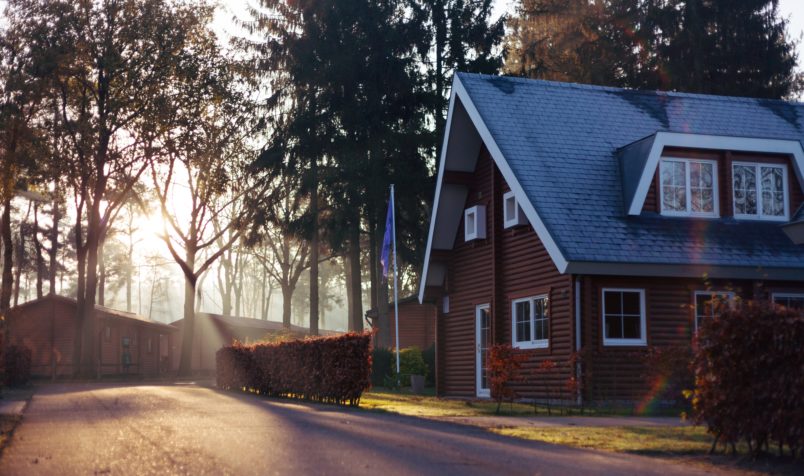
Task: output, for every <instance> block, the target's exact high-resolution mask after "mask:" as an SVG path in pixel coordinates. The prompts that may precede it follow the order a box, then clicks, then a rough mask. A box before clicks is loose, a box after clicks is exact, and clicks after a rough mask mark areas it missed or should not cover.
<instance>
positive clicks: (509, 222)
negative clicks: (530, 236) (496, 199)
mask: <svg viewBox="0 0 804 476" xmlns="http://www.w3.org/2000/svg"><path fill="white" fill-rule="evenodd" d="M525 223H527V220H525V214H524V213H522V208H520V207H519V202H517V200H516V195H514V192H506V193H505V194H503V228H513V227H515V226H519V225H524V224H525Z"/></svg>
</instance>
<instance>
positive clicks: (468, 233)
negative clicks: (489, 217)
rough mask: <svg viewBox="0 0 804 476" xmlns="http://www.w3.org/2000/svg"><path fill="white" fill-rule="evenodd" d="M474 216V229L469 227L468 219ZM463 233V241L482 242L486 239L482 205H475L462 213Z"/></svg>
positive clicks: (484, 215) (484, 212)
mask: <svg viewBox="0 0 804 476" xmlns="http://www.w3.org/2000/svg"><path fill="white" fill-rule="evenodd" d="M470 216H474V218H473V222H474V227H473V228H472V229H470V227H469V224H470V223H469V217H470ZM463 231H464V240H465V241H472V240H482V239H484V238H486V207H485V206H484V205H475V206H473V207H469V208H467V209H466V210H464V212H463Z"/></svg>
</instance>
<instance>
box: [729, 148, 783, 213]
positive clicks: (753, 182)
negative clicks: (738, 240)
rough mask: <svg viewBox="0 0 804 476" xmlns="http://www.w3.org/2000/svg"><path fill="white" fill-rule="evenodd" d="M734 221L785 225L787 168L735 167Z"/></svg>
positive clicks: (749, 165)
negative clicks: (743, 220) (742, 220)
mask: <svg viewBox="0 0 804 476" xmlns="http://www.w3.org/2000/svg"><path fill="white" fill-rule="evenodd" d="M732 184H733V185H734V186H733V190H734V217H735V218H746V219H753V220H778V221H786V220H787V218H788V198H787V167H786V166H784V165H782V164H760V163H750V162H734V163H733V164H732Z"/></svg>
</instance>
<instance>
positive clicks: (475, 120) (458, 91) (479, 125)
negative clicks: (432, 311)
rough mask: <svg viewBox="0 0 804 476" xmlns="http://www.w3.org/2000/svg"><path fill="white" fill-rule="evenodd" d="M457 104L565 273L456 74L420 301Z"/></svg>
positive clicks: (563, 260)
mask: <svg viewBox="0 0 804 476" xmlns="http://www.w3.org/2000/svg"><path fill="white" fill-rule="evenodd" d="M457 101H460V104H461V105H462V106H463V108H464V110H465V111H466V113H467V114H468V116H469V119H470V122H471V123H472V125H473V126H474V128H475V130H476V131H477V133H478V134H479V135H480V138H481V141H482V142H483V144H485V146H486V149H487V150H488V151H489V154H490V155H491V157H492V159H493V160H494V163H495V164H496V165H497V167H498V168H499V169H500V173H501V174H502V176H503V178H504V179H505V181H506V183H508V186H509V187H510V188H511V191H512V192H513V193H514V195H515V197H516V200H517V203H518V204H519V206H520V208H521V209H522V211H523V212H524V213H525V216H526V217H527V219H528V221H529V222H530V224H531V225H532V226H533V229H534V231H535V232H536V235H537V236H538V237H539V239H540V240H541V242H542V244H543V245H544V247H545V249H546V250H547V253H548V254H549V255H550V258H551V259H552V260H553V263H554V264H555V266H556V268H558V271H559V272H560V273H564V271H565V270H566V268H567V264H568V263H567V260H566V258H565V257H564V254H563V253H562V252H561V249H560V248H559V247H558V244H557V243H556V241H555V240H554V239H553V237H552V236H551V235H550V233H549V231H548V230H547V227H546V226H545V224H544V222H543V221H542V219H541V217H540V216H539V213H538V212H537V211H536V208H535V207H534V206H533V204H532V203H531V201H530V200H529V199H528V197H527V195H526V194H525V191H524V189H523V188H522V185H520V183H519V181H518V180H517V178H516V176H515V175H514V172H513V171H512V170H511V167H510V166H509V165H508V162H507V161H506V159H505V157H504V156H503V153H502V151H501V150H500V147H499V146H498V145H497V142H496V141H495V140H494V137H493V136H492V135H491V132H490V131H489V129H488V127H486V124H485V123H484V121H483V118H482V116H481V115H480V112H479V111H478V110H477V107H475V105H474V103H473V102H472V98H471V97H470V96H469V93H468V92H467V91H466V88H465V87H464V86H463V84H462V83H461V80H460V78H459V77H458V76H457V75H456V76H455V78H454V79H453V82H452V95H451V97H450V103H449V112H448V114H447V125H446V128H445V130H444V140H443V146H442V150H441V160H440V164H439V168H438V181H437V183H436V197H435V201H434V202H433V210H432V212H431V213H430V216H431V218H430V233H429V235H428V237H427V249H426V251H425V256H424V267H423V272H422V276H421V278H420V281H419V302H423V301H424V292H425V288H426V286H427V274H428V272H429V267H430V255H431V252H432V248H433V236H434V233H435V227H436V223H435V219H436V217H437V215H438V207H439V206H440V205H441V204H440V200H439V199H440V195H441V188H442V186H443V179H444V170H445V167H446V161H447V157H448V152H449V151H448V148H449V138H450V137H449V135H450V134H451V132H452V127H451V126H452V122H453V120H454V117H453V115H454V112H455V106H456V102H457ZM462 212H463V210H458V211H456V213H462Z"/></svg>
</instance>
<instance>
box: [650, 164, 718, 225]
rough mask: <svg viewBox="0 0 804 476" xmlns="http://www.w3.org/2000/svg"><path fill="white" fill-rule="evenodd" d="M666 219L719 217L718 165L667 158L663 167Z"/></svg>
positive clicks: (661, 193) (662, 188)
mask: <svg viewBox="0 0 804 476" xmlns="http://www.w3.org/2000/svg"><path fill="white" fill-rule="evenodd" d="M659 184H660V190H659V194H660V202H661V210H662V214H663V215H672V216H705V217H717V216H718V215H719V212H718V196H717V162H715V161H714V160H702V159H679V158H669V157H668V158H663V159H662V161H661V163H660V166H659Z"/></svg>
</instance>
